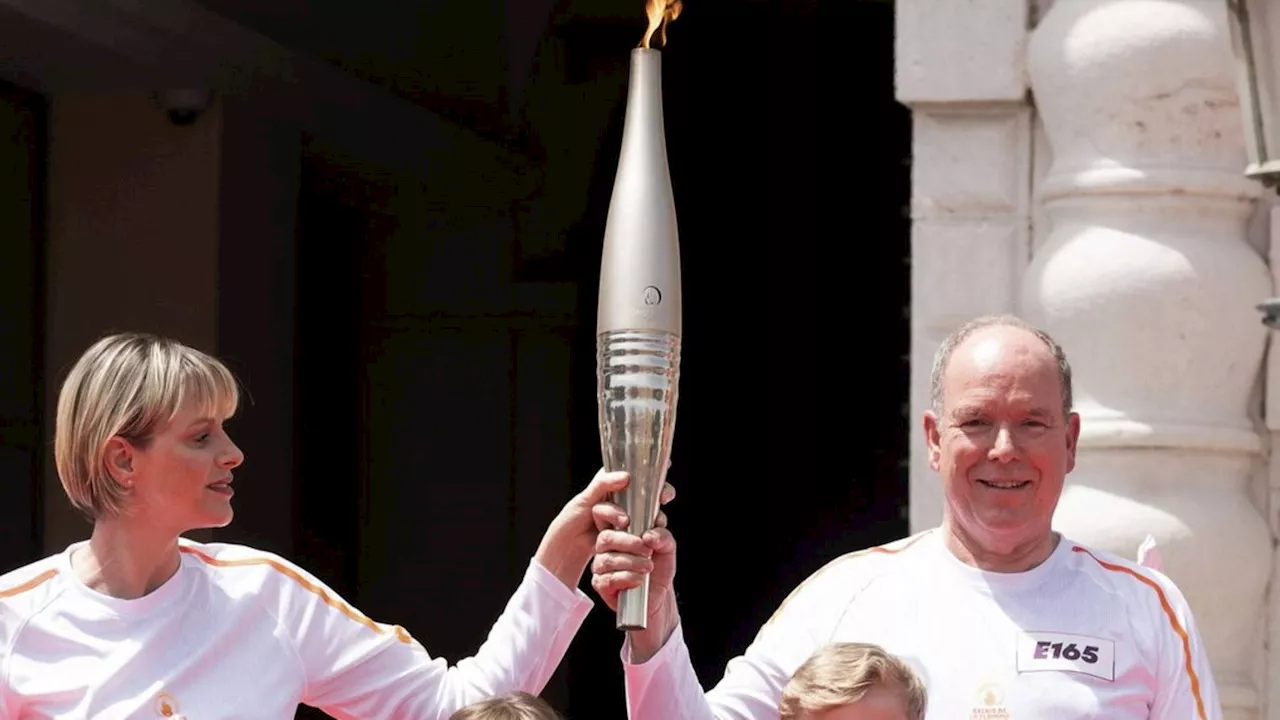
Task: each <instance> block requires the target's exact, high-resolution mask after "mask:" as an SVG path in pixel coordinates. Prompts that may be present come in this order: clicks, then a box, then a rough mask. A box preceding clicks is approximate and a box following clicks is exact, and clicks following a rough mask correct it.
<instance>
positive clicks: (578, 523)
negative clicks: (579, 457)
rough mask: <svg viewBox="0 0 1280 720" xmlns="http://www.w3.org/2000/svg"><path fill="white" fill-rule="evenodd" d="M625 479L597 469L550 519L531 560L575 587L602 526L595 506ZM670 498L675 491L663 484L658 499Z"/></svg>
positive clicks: (625, 479)
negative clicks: (597, 519) (598, 521)
mask: <svg viewBox="0 0 1280 720" xmlns="http://www.w3.org/2000/svg"><path fill="white" fill-rule="evenodd" d="M627 480H628V475H627V473H625V472H612V473H606V472H605V471H604V470H603V469H601V470H600V471H598V472H597V473H596V475H595V477H594V478H592V479H591V482H590V483H589V484H588V485H587V487H586V488H584V489H583V491H582V492H580V493H578V494H577V495H575V496H574V497H573V499H572V500H570V501H569V502H568V503H567V504H566V505H565V506H564V508H563V509H562V510H561V511H560V513H559V514H558V515H556V517H555V519H554V520H552V521H551V525H550V526H549V527H548V528H547V532H546V534H544V535H543V536H542V543H541V544H540V545H539V546H538V551H537V552H536V553H535V554H534V556H533V559H534V560H535V561H536V562H537V563H538V564H540V565H542V567H544V568H546V569H547V570H548V571H549V572H551V574H553V575H555V576H556V577H557V578H559V579H560V582H562V583H564V584H565V585H566V586H568V587H570V588H577V587H578V582H579V581H580V580H581V579H582V573H583V572H584V571H586V569H587V564H588V563H590V562H591V557H592V554H593V553H594V552H595V546H596V536H597V535H598V534H599V530H600V527H601V526H600V525H599V524H598V523H597V521H596V519H595V508H597V507H599V506H600V505H601V504H602V503H606V502H607V501H608V498H609V495H610V494H611V493H614V492H617V491H619V490H621V489H622V488H624V487H626V486H627ZM673 497H675V490H674V489H673V488H672V487H671V486H670V485H668V486H666V488H664V491H663V493H662V498H661V502H662V503H667V502H670V500H671V499H672V498H673ZM615 507H616V506H615ZM658 518H659V521H660V522H662V523H663V524H665V523H666V516H664V515H663V514H662V513H658ZM615 595H616V594H615Z"/></svg>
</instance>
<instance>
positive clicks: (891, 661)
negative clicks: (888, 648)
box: [778, 642, 928, 720]
mask: <svg viewBox="0 0 1280 720" xmlns="http://www.w3.org/2000/svg"><path fill="white" fill-rule="evenodd" d="M876 686H880V687H884V688H886V689H888V690H890V691H892V692H894V693H896V694H897V695H899V696H900V697H901V698H902V702H903V707H904V708H905V709H906V711H907V718H908V719H909V720H924V713H925V709H926V706H927V700H928V698H927V695H926V693H925V687H924V682H923V681H921V680H920V676H919V675H917V674H916V672H915V671H914V670H912V669H911V666H910V665H908V664H907V663H906V662H904V661H903V660H902V659H900V658H898V657H895V656H893V655H890V654H889V653H887V652H885V650H884V648H882V647H880V646H879V645H872V644H870V643H851V642H847V643H832V644H830V645H827V646H825V647H822V648H820V649H819V650H818V651H817V652H815V653H814V654H813V656H812V657H810V658H809V659H808V660H807V661H805V663H804V664H803V665H801V666H800V667H799V669H797V670H796V671H795V674H793V675H792V676H791V680H790V682H788V683H787V686H786V687H785V688H783V691H782V701H781V703H780V704H779V706H778V710H779V712H780V715H781V718H780V720H799V719H800V718H803V717H805V716H806V715H809V714H817V713H821V712H826V711H828V710H834V709H836V708H838V707H844V706H845V705H849V704H851V703H854V702H857V701H858V700H861V699H862V696H863V695H866V694H867V692H868V691H870V690H871V688H873V687H876Z"/></svg>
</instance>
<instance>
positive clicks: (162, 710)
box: [152, 692, 178, 718]
mask: <svg viewBox="0 0 1280 720" xmlns="http://www.w3.org/2000/svg"><path fill="white" fill-rule="evenodd" d="M152 707H154V708H155V710H156V715H159V716H160V717H164V718H172V717H177V715H178V701H177V700H176V699H175V698H174V697H173V696H172V695H170V694H169V693H167V692H162V693H159V694H157V695H156V699H155V701H154V702H152Z"/></svg>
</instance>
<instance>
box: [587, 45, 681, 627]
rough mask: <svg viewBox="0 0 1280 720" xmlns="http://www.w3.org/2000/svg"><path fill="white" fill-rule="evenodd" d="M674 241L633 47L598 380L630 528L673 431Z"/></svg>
mask: <svg viewBox="0 0 1280 720" xmlns="http://www.w3.org/2000/svg"><path fill="white" fill-rule="evenodd" d="M680 333H681V299H680V244H679V237H678V233H677V231H676V213H675V200H674V196H673V194H672V191H671V174H670V170H669V169H668V166H667V149H666V139H665V136H664V132H663V123H662V56H661V54H660V53H659V52H658V51H657V50H653V49H649V48H637V49H635V50H632V52H631V76H630V85H629V87H628V90H627V112H626V118H625V120H624V122H623V130H622V151H621V155H620V156H619V158H618V170H617V175H616V177H615V179H614V186H613V196H612V199H611V200H610V203H609V215H608V219H607V221H606V225H605V234H604V250H603V253H602V257H601V263H600V297H599V306H598V308H597V314H596V347H597V353H596V382H597V389H598V398H597V399H598V405H599V419H600V450H601V455H602V457H603V461H604V463H603V464H604V468H605V469H606V470H609V471H616V470H625V471H627V472H628V473H629V474H630V475H631V482H630V484H629V485H628V487H627V489H626V490H624V491H623V492H621V493H619V494H618V497H616V498H615V502H617V503H618V504H619V505H621V506H622V507H623V508H624V509H625V510H626V512H627V515H628V516H629V517H630V519H631V523H630V526H629V528H628V530H629V531H630V532H632V533H634V534H636V535H640V534H643V533H644V532H645V531H647V530H649V529H650V528H652V527H653V521H654V519H655V518H656V517H657V514H658V499H659V496H660V494H661V492H662V487H663V485H664V483H665V482H666V476H667V461H668V458H670V456H671V440H672V436H673V434H674V431H675V421H676V399H677V395H678V386H679V379H680V344H681V334H680ZM648 589H649V588H648V578H647V577H646V579H645V584H644V585H643V586H641V587H638V588H634V589H631V590H627V591H624V592H623V593H622V595H621V596H620V598H619V601H618V613H617V627H618V628H619V629H621V630H642V629H644V628H645V627H646V625H647V621H648Z"/></svg>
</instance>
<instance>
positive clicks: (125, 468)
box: [104, 435, 134, 488]
mask: <svg viewBox="0 0 1280 720" xmlns="http://www.w3.org/2000/svg"><path fill="white" fill-rule="evenodd" d="M104 460H105V462H106V465H107V472H109V473H111V478H112V479H113V480H115V481H116V483H117V484H119V485H120V487H122V488H132V487H133V478H134V469H133V461H134V448H133V445H132V444H130V442H129V441H128V440H125V439H124V438H122V437H120V436H119V435H114V436H112V437H111V439H110V440H108V441H107V452H106V454H105V457H104Z"/></svg>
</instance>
